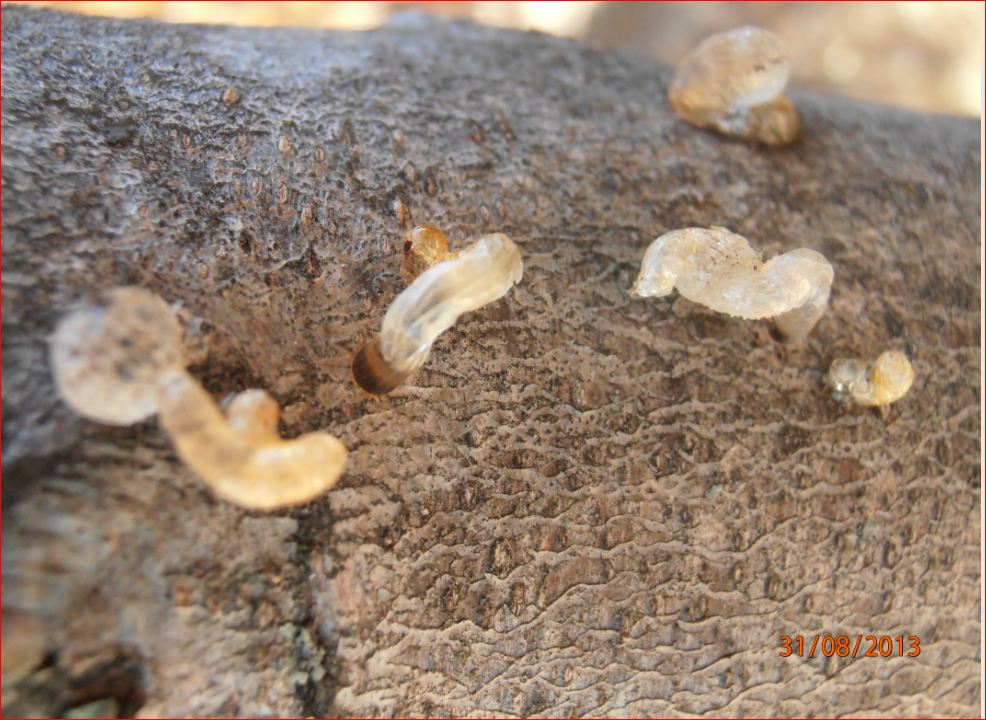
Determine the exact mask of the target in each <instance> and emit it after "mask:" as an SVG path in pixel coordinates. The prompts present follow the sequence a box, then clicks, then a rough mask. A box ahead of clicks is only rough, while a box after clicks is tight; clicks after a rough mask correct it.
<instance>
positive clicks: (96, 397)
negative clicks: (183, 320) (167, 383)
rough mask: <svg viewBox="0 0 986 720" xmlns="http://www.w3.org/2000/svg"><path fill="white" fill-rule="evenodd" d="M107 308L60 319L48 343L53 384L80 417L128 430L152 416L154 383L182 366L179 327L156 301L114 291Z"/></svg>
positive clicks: (132, 290) (136, 291)
mask: <svg viewBox="0 0 986 720" xmlns="http://www.w3.org/2000/svg"><path fill="white" fill-rule="evenodd" d="M106 296H107V300H108V305H106V306H104V307H86V308H83V309H81V310H78V311H76V312H74V313H72V314H71V315H69V316H67V317H65V318H64V319H62V321H61V322H59V323H58V326H57V327H56V328H55V333H54V335H53V336H52V338H51V363H52V366H53V367H54V369H55V373H54V376H55V384H56V386H57V387H58V392H59V394H61V396H62V399H63V400H64V401H65V403H66V404H67V405H68V406H69V407H70V408H72V409H73V410H75V411H76V412H77V413H79V414H80V415H84V416H86V417H88V418H92V419H93V420H98V421H99V422H103V423H107V424H110V425H131V424H133V423H135V422H139V421H141V420H143V419H145V418H148V417H150V416H151V415H153V414H154V413H155V412H156V411H157V401H158V397H157V394H158V389H157V379H158V378H159V377H160V376H161V374H162V373H163V372H165V371H166V370H171V369H176V368H177V369H181V368H183V367H184V366H185V361H184V357H183V353H182V343H181V335H182V333H181V327H180V326H179V325H178V321H177V319H176V318H175V314H174V313H173V312H172V311H171V308H169V307H168V304H167V303H166V302H164V300H162V299H161V298H160V297H158V296H157V295H154V294H153V293H150V292H147V291H146V290H142V289H141V288H137V287H120V288H114V289H112V290H110V291H108V292H107V293H106Z"/></svg>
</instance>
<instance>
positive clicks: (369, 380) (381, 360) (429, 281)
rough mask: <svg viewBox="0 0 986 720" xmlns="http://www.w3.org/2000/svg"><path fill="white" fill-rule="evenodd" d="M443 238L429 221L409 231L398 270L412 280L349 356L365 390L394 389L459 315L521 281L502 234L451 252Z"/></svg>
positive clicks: (518, 261)
mask: <svg viewBox="0 0 986 720" xmlns="http://www.w3.org/2000/svg"><path fill="white" fill-rule="evenodd" d="M444 237H445V236H444V234H442V233H441V231H440V230H437V229H436V228H430V227H428V226H424V227H422V228H416V229H415V230H412V231H411V233H409V237H408V240H409V241H410V243H411V244H410V245H409V246H407V247H406V249H405V260H404V264H403V267H402V273H401V274H402V276H404V277H405V278H407V279H409V280H412V282H411V284H410V285H409V286H408V287H407V289H406V290H404V292H402V293H401V294H400V295H398V296H397V298H396V299H395V300H394V302H393V303H392V304H391V306H390V308H388V310H387V313H386V314H385V315H384V319H383V326H382V328H381V330H380V334H379V335H378V336H377V337H375V338H374V339H373V340H371V341H370V342H369V343H367V344H366V345H364V346H363V347H362V348H360V350H359V351H358V352H357V353H356V356H355V358H354V359H353V377H354V378H355V379H356V382H357V383H358V384H359V385H360V387H362V388H363V389H364V390H366V391H368V392H371V393H375V394H384V393H388V392H390V391H391V390H393V389H394V388H396V387H397V386H398V385H400V384H401V383H402V382H403V381H404V380H405V379H406V378H407V377H408V376H409V375H410V374H411V373H413V372H414V371H415V370H417V369H418V368H419V367H421V365H423V364H424V362H425V360H426V359H427V358H428V353H429V352H430V351H431V346H432V344H433V343H434V342H435V340H436V339H438V336H439V335H441V334H442V333H443V332H445V331H446V330H448V329H449V328H450V327H452V325H454V324H455V321H456V320H458V318H459V316H460V315H462V314H463V313H467V312H471V311H473V310H477V309H479V308H481V307H483V306H484V305H487V304H489V303H491V302H493V301H494V300H498V299H499V298H501V297H503V296H504V295H506V294H507V292H508V291H509V290H510V288H511V287H513V286H514V285H515V284H516V283H518V282H520V279H521V277H522V276H523V273H524V262H523V260H522V258H521V255H520V250H519V249H518V248H517V246H516V245H515V244H514V242H513V240H511V239H510V238H509V237H507V236H506V235H502V234H500V233H495V234H492V235H484V236H482V237H480V238H478V239H477V240H475V241H474V242H473V243H472V244H470V245H469V246H468V247H467V248H465V249H464V250H462V251H460V252H458V253H454V254H452V253H448V252H447V241H445V240H444ZM416 240H423V241H425V243H426V245H425V248H427V250H426V251H425V252H417V251H415V248H414V244H415V241H416ZM443 242H444V243H445V249H444V251H443V250H442V247H441V246H442V243H443ZM409 257H410V258H411V260H410V261H409V260H408V258H409ZM429 265H430V266H429ZM426 267H427V269H425V268H426Z"/></svg>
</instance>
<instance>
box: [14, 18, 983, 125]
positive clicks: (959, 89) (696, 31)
mask: <svg viewBox="0 0 986 720" xmlns="http://www.w3.org/2000/svg"><path fill="white" fill-rule="evenodd" d="M28 4H31V5H43V6H44V5H49V6H54V7H55V9H58V10H66V11H75V12H83V13H89V14H94V15H111V16H115V17H146V18H155V19H157V20H164V21H168V22H182V23H224V24H235V25H266V26H269V25H288V26H301V27H322V28H334V29H342V30H366V29H371V28H374V27H377V26H379V25H381V24H382V23H384V22H386V20H387V18H388V17H389V16H390V15H391V14H393V13H394V12H401V11H408V10H418V11H423V12H429V13H434V14H439V15H445V16H449V17H456V18H468V19H471V20H474V21H476V22H480V23H485V24H488V25H495V26H499V27H506V28H514V29H518V30H538V31H541V32H545V33H550V34H553V35H560V36H564V37H572V38H578V39H580V40H582V41H583V42H585V43H587V44H588V45H591V46H593V47H596V48H601V49H619V50H629V51H632V52H636V53H643V54H647V55H650V56H652V57H654V58H656V59H658V60H661V61H663V62H665V63H669V64H674V63H675V62H676V61H677V60H678V59H679V58H680V57H681V56H682V55H683V54H684V53H685V52H687V51H688V50H689V49H690V48H692V47H693V46H694V45H695V44H696V42H697V41H698V40H700V39H701V38H702V37H704V36H706V35H709V34H711V33H713V32H718V31H720V30H727V29H729V28H733V27H737V26H739V25H744V24H753V25H759V26H760V27H765V28H768V29H770V30H773V31H774V32H776V33H777V34H778V35H780V36H781V37H782V38H783V39H784V41H785V43H786V45H787V48H788V51H789V53H790V55H791V60H792V64H793V68H794V79H793V83H794V84H795V85H796V86H797V87H800V88H804V89H811V90H816V91H821V92H828V93H834V94H840V95H848V96H851V97H856V98H862V99H866V100H874V101H878V102H883V103H890V104H894V105H900V106H903V107H907V108H911V109H914V110H921V111H927V112H939V113H951V114H962V115H977V116H978V115H980V114H981V107H982V87H983V4H982V3H979V2H880V3H876V2H870V3H728V2H702V3H606V2H592V1H585V2H399V3H398V2H324V3H319V2H29V3H28Z"/></svg>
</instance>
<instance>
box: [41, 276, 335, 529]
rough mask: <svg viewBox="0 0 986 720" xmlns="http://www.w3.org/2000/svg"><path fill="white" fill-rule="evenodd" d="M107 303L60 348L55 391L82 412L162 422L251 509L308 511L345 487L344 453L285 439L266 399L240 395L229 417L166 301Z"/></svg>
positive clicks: (77, 317) (68, 332)
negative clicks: (195, 373) (300, 507)
mask: <svg viewBox="0 0 986 720" xmlns="http://www.w3.org/2000/svg"><path fill="white" fill-rule="evenodd" d="M107 301H108V303H107V304H106V305H105V306H101V307H87V308H83V309H81V310H78V311H76V312H74V313H72V314H70V315H69V316H67V317H66V318H64V319H63V320H62V321H61V322H60V323H59V324H58V327H57V328H56V330H55V333H54V335H53V336H52V339H51V362H52V369H53V374H54V378H55V383H56V386H57V388H58V391H59V393H60V394H61V396H62V398H63V400H65V402H66V404H68V405H69V406H70V407H71V408H72V409H73V410H75V411H76V412H78V413H79V414H80V415H83V416H85V417H88V418H91V419H94V420H98V421H100V422H104V423H110V424H114V425H130V424H132V423H135V422H139V421H140V420H143V419H145V418H147V417H149V416H151V415H153V414H155V413H156V414H157V415H158V417H159V420H160V423H161V426H162V427H163V428H164V430H165V432H167V433H168V434H169V435H170V437H171V440H172V442H173V443H174V446H175V450H176V452H177V454H178V456H179V457H180V458H181V459H182V461H183V462H184V463H185V464H186V465H188V466H189V467H190V468H191V469H192V470H193V471H194V472H195V474H196V475H198V476H199V477H200V478H201V479H202V480H203V481H204V482H205V483H206V484H207V485H208V486H209V487H210V488H212V490H213V491H214V492H215V493H216V494H217V495H219V496H220V497H222V498H224V499H226V500H229V501H230V502H233V503H236V504H237V505H241V506H243V507H246V508H252V509H264V510H267V509H273V508H279V507H283V506H286V505H293V504H296V503H303V502H307V501H309V500H312V499H314V498H315V497H317V496H318V495H320V494H322V493H323V492H325V491H326V490H328V489H330V488H331V487H332V486H333V485H335V484H336V482H337V481H338V479H339V477H340V476H341V475H342V471H343V468H344V466H345V462H346V454H347V453H346V448H345V446H344V445H343V444H342V443H341V442H340V441H339V440H337V439H336V438H334V437H332V436H331V435H328V434H326V433H309V434H307V435H303V436H301V437H299V438H296V439H293V440H283V439H281V438H280V437H279V436H278V434H277V421H278V417H279V415H280V408H279V407H278V405H277V402H276V401H275V400H274V399H273V398H272V397H271V396H270V395H268V394H267V393H266V392H264V391H263V390H247V391H246V392H243V393H240V394H238V395H236V396H235V397H234V398H233V399H232V401H231V402H230V403H229V406H228V408H227V410H226V413H225V414H224V413H223V411H222V410H221V409H220V408H219V406H218V405H217V404H216V403H215V401H214V400H213V399H212V398H211V397H210V396H209V394H208V393H207V392H206V391H205V390H204V389H203V388H202V386H201V385H200V384H199V382H198V381H197V380H195V378H193V377H192V376H191V375H189V374H188V372H187V371H186V370H185V361H184V357H183V353H182V341H181V328H180V326H179V325H178V321H177V319H176V318H175V316H174V313H173V312H172V311H171V308H169V307H168V305H167V304H166V303H165V302H164V300H162V299H161V298H160V297H158V296H157V295H154V294H153V293H150V292H148V291H147V290H143V289H141V288H136V287H124V288H115V289H113V290H110V291H109V292H108V293H107Z"/></svg>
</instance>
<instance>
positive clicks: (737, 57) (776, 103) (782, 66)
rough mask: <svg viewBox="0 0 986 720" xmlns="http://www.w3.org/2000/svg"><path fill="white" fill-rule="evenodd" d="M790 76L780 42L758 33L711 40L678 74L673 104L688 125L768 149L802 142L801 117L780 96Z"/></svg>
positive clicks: (691, 55)
mask: <svg viewBox="0 0 986 720" xmlns="http://www.w3.org/2000/svg"><path fill="white" fill-rule="evenodd" d="M789 73H790V68H789V63H788V60H787V56H786V54H785V52H784V48H783V46H782V44H781V41H780V38H778V37H777V36H776V35H774V34H773V33H771V32H769V31H767V30H763V29H761V28H756V27H741V28H738V29H736V30H730V31H728V32H723V33H718V34H716V35H712V36H710V37H708V38H706V39H705V40H703V41H702V42H701V43H699V45H698V47H696V48H695V49H694V50H692V51H691V52H690V53H688V54H687V55H686V56H685V57H684V58H682V60H681V62H679V63H678V66H677V68H675V73H674V77H673V78H672V79H671V86H670V88H669V90H668V99H669V100H670V102H671V106H672V107H673V108H674V109H675V111H676V112H677V113H678V114H679V115H681V116H682V117H683V118H684V119H685V120H687V121H688V122H690V123H692V124H694V125H698V126H699V127H708V128H712V129H714V130H717V131H718V132H721V133H723V134H725V135H732V136H736V137H741V138H746V139H749V140H756V141H759V142H763V143H766V144H768V145H785V144H788V143H790V142H792V141H794V140H795V138H797V135H798V130H799V122H798V113H797V110H795V108H794V106H793V105H792V104H791V102H790V101H789V100H788V99H787V98H786V97H784V96H783V95H782V94H781V93H782V92H783V90H784V86H785V85H786V84H787V79H788V75H789Z"/></svg>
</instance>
